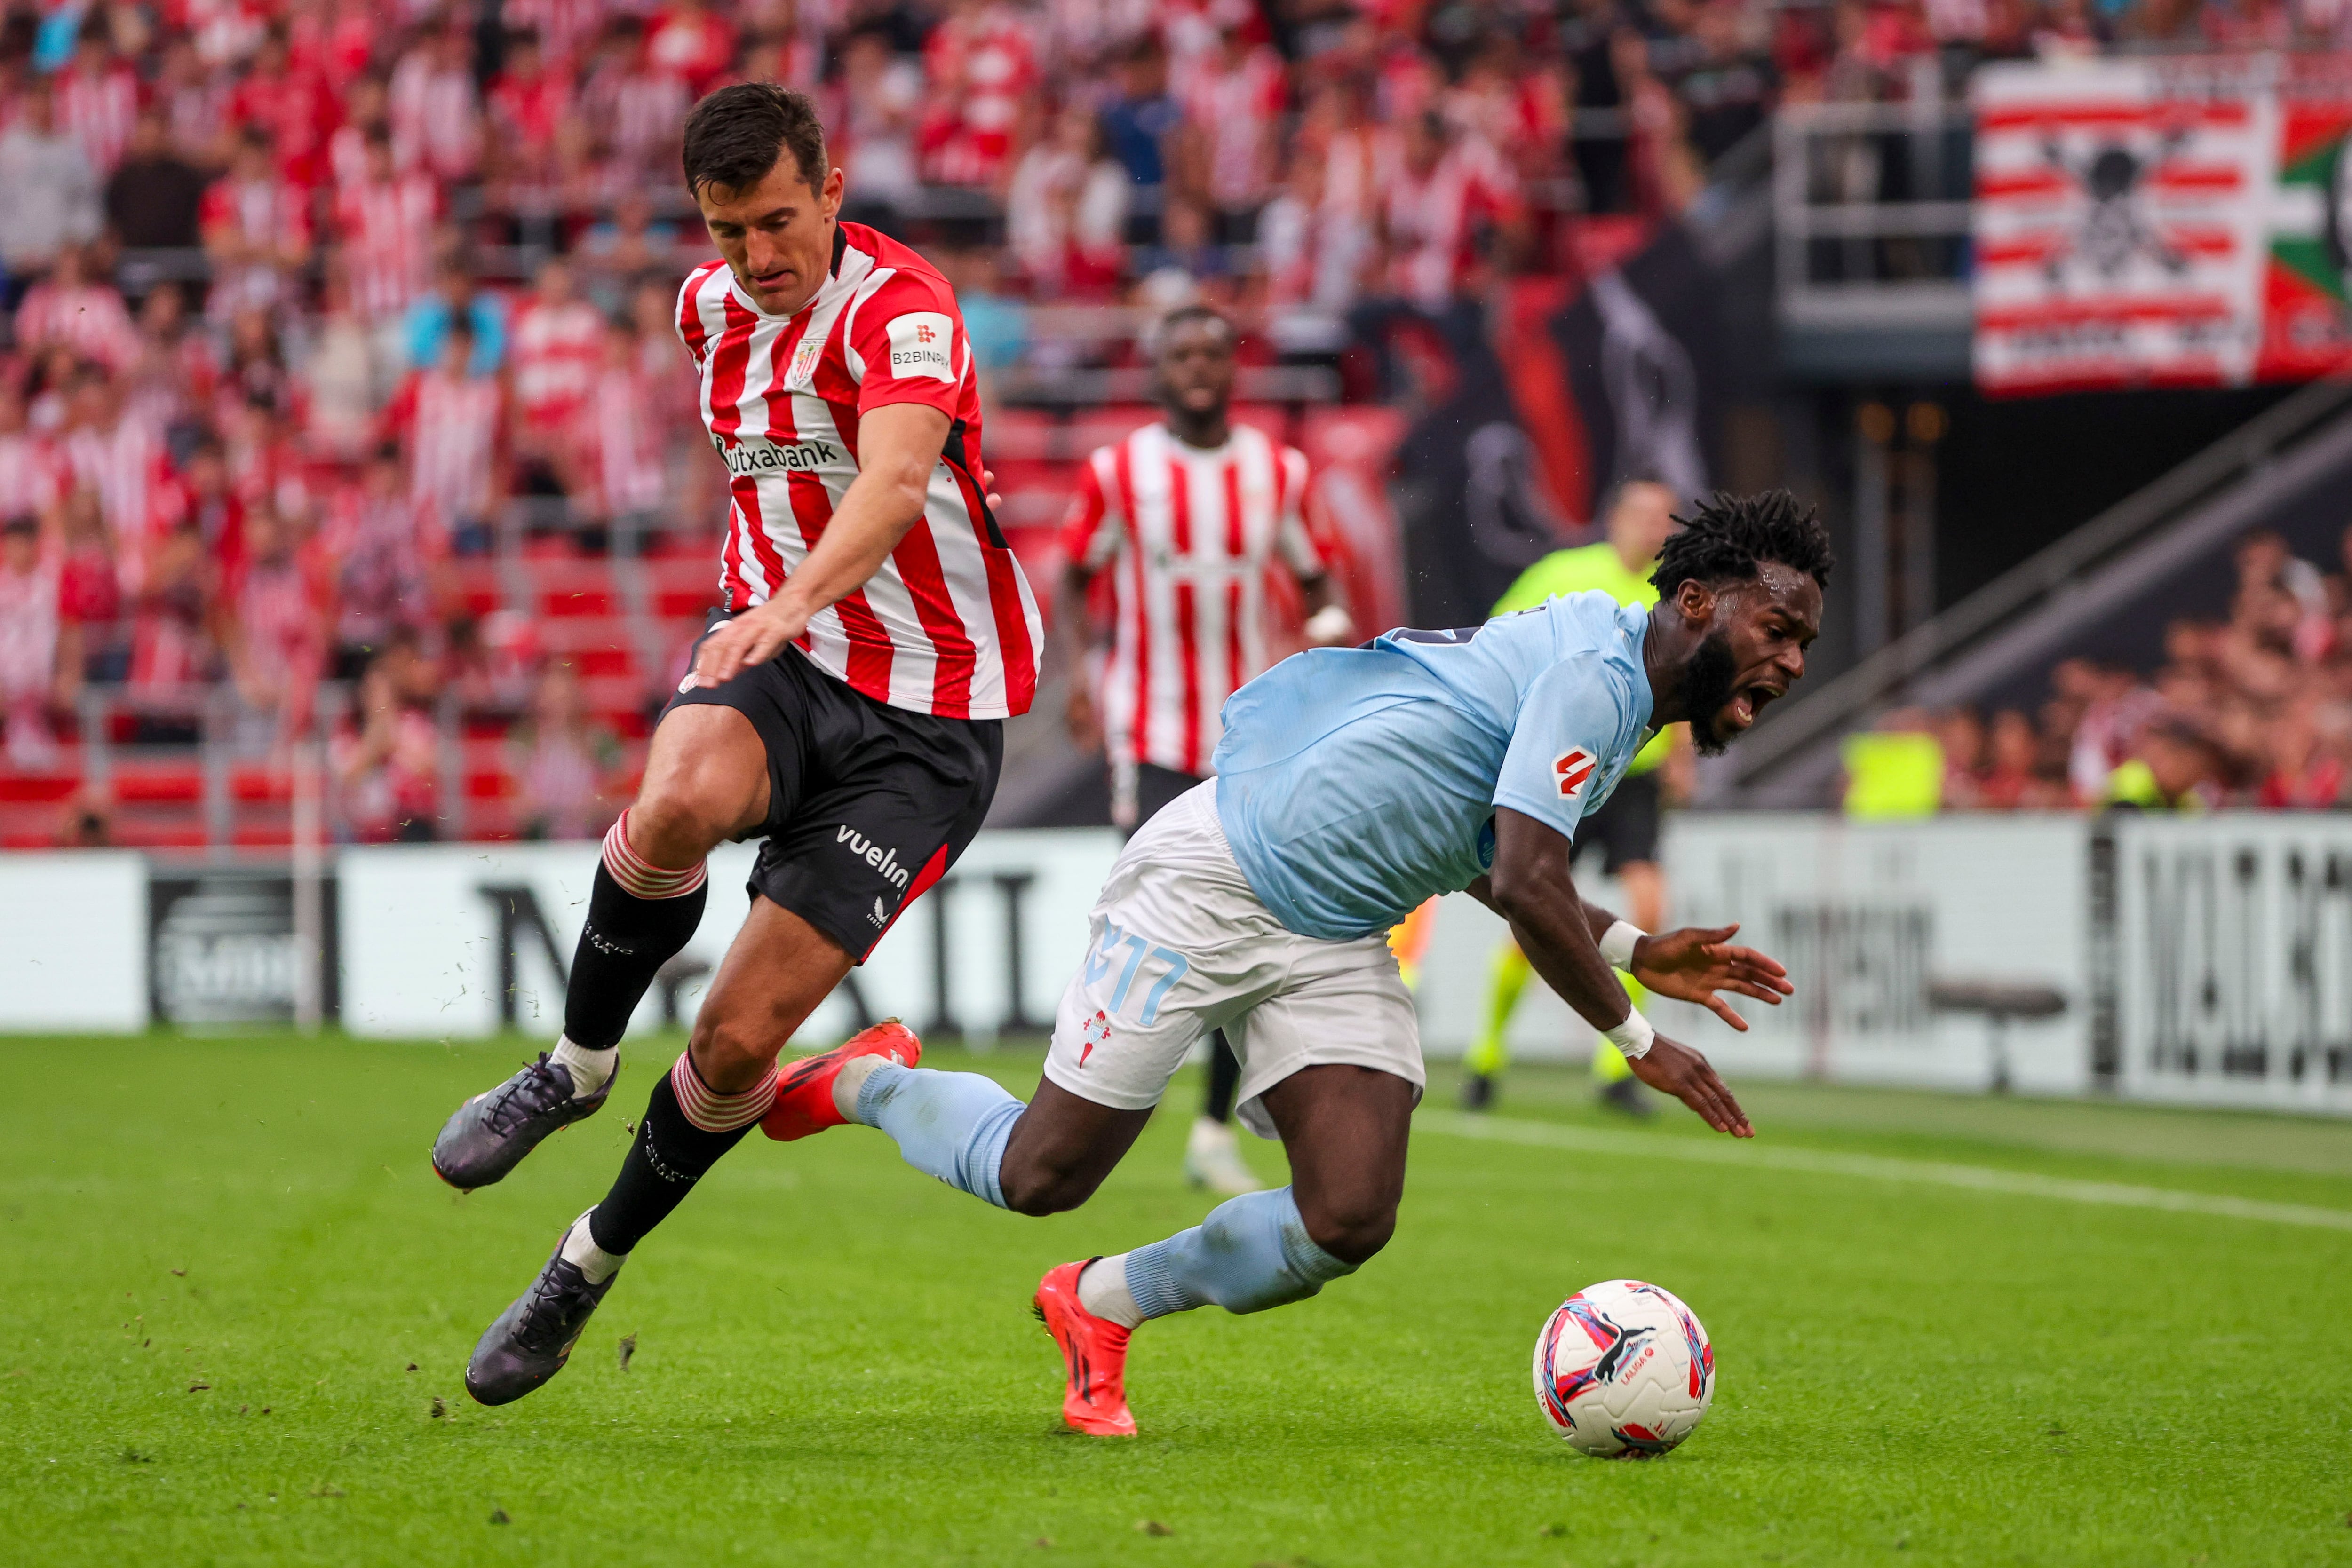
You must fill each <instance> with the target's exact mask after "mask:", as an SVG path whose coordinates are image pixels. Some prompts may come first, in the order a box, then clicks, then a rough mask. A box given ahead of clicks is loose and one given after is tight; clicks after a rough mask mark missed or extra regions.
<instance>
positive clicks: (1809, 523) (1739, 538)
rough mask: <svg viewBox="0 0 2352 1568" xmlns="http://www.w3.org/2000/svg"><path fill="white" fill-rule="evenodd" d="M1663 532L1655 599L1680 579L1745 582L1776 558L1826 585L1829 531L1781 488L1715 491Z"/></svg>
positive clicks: (1663, 596) (1679, 583)
mask: <svg viewBox="0 0 2352 1568" xmlns="http://www.w3.org/2000/svg"><path fill="white" fill-rule="evenodd" d="M1675 522H1677V523H1679V524H1681V525H1682V526H1681V527H1680V528H1676V529H1675V531H1674V532H1673V533H1671V534H1668V535H1667V536H1666V544H1665V548H1664V549H1661V550H1660V551H1659V552H1658V570H1655V571H1654V572H1652V573H1651V574H1650V582H1651V585H1652V586H1653V587H1654V588H1656V589H1657V591H1658V597H1659V598H1661V599H1671V598H1672V597H1674V592H1675V589H1677V588H1679V587H1681V586H1682V585H1683V584H1684V583H1685V582H1688V581H1693V580H1696V581H1698V582H1745V581H1748V580H1752V579H1754V578H1755V577H1756V575H1757V569H1758V568H1759V567H1761V566H1762V565H1763V564H1764V563H1765V562H1766V561H1778V562H1779V563H1780V565H1782V566H1786V567H1791V568H1793V569H1795V570H1798V571H1801V572H1805V573H1807V574H1809V575H1810V576H1811V578H1812V580H1814V581H1815V582H1817V583H1819V584H1820V585H1821V586H1822V587H1823V588H1827V587H1828V586H1829V585H1830V569H1831V568H1832V566H1834V565H1836V564H1837V563H1836V562H1835V561H1834V560H1833V559H1832V558H1831V556H1830V531H1829V529H1828V528H1823V527H1822V519H1821V514H1820V513H1819V512H1817V511H1815V510H1814V509H1813V508H1812V507H1809V506H1807V505H1805V504H1804V503H1803V502H1802V501H1800V500H1798V499H1797V497H1794V496H1791V495H1790V494H1789V492H1788V491H1786V490H1759V491H1758V492H1757V493H1756V494H1754V495H1752V496H1735V495H1732V494H1730V493H1729V492H1728V491H1724V490H1718V491H1717V492H1716V493H1715V496H1714V497H1713V498H1712V499H1711V500H1709V501H1708V502H1707V503H1706V505H1705V506H1703V507H1700V508H1699V509H1698V510H1697V511H1696V512H1694V513H1693V514H1692V515H1691V516H1689V517H1676V518H1675Z"/></svg>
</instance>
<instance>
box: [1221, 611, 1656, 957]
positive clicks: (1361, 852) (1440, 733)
mask: <svg viewBox="0 0 2352 1568" xmlns="http://www.w3.org/2000/svg"><path fill="white" fill-rule="evenodd" d="M1649 622H1650V617H1649V612H1648V611H1647V610H1645V609H1643V608H1641V607H1639V606H1620V605H1619V604H1618V603H1617V602H1616V601H1614V600H1612V598H1610V596H1609V595H1607V594H1606V593H1577V594H1570V595H1569V596H1567V597H1565V598H1560V599H1554V600H1550V601H1547V602H1546V603H1544V604H1541V605H1538V607H1536V608H1535V609H1533V610H1523V611H1520V612H1517V613H1516V614H1511V615H1501V616H1497V617H1496V618H1495V619H1494V620H1492V621H1489V622H1486V624H1485V625H1484V626H1478V627H1472V628H1468V629H1466V630H1464V631H1460V632H1410V631H1401V632H1389V633H1388V634H1386V635H1385V636H1382V637H1379V638H1376V639H1374V640H1373V642H1372V643H1370V645H1369V646H1366V647H1362V648H1317V649H1312V650H1310V651H1308V652H1307V653H1297V654H1294V655H1293V656H1291V657H1290V658H1287V659H1285V660H1284V661H1283V662H1282V663H1281V664H1276V666H1275V667H1274V668H1273V669H1271V670H1268V671H1267V672H1266V673H1265V674H1262V675H1260V676H1259V677H1258V678H1257V679H1255V680H1254V681H1252V682H1250V683H1249V684H1248V685H1245V686H1244V687H1242V689H1241V690H1239V691H1237V692H1235V693H1234V695H1232V696H1231V697H1229V698H1227V699H1226V702H1225V709H1224V737H1223V739H1221V740H1220V741H1219V742H1218V743H1217V754H1216V772H1217V814H1218V816H1219V818H1220V819H1221V820H1222V821H1223V824H1224V830H1225V838H1226V840H1227V841H1228V842H1229V843H1231V844H1232V846H1233V852H1234V861H1235V862H1238V863H1239V864H1240V866H1241V870H1242V874H1243V875H1244V876H1245V877H1247V878H1248V879H1249V884H1250V887H1251V888H1252V890H1254V891H1255V893H1256V894H1257V895H1258V897H1259V898H1260V899H1261V900H1262V901H1264V903H1265V906H1266V908H1267V909H1269V910H1271V911H1272V912H1273V914H1274V916H1275V918H1276V919H1277V920H1279V921H1281V922H1282V923H1283V925H1286V926H1288V927H1289V928H1290V929H1291V930H1293V931H1296V932H1297V933H1298V934H1299V935H1300V936H1320V937H1327V938H1329V939H1331V940H1334V941H1340V940H1346V939H1348V938H1350V937H1356V936H1370V935H1371V934H1372V933H1374V932H1376V931H1385V930H1386V929H1388V928H1389V927H1390V926H1391V925H1395V924H1396V923H1397V922H1398V921H1400V920H1402V919H1403V918H1404V917H1405V915H1407V914H1409V913H1410V912H1411V911H1412V910H1413V909H1414V908H1416V907H1417V906H1418V905H1419V904H1421V903H1422V901H1423V900H1424V899H1426V898H1428V897H1430V896H1431V895H1432V894H1440V893H1455V892H1459V891H1460V890H1461V889H1463V888H1465V887H1467V886H1468V885H1469V884H1470V883H1472V882H1473V881H1474V880H1475V879H1476V878H1477V877H1479V876H1480V875H1482V874H1484V873H1486V872H1487V871H1489V870H1491V869H1492V868H1493V866H1494V863H1495V808H1496V807H1497V806H1508V807H1509V808H1511V810H1515V811H1523V812H1525V813H1526V814H1527V815H1528V816H1530V817H1533V818H1535V819H1536V820H1537V821H1541V822H1545V823H1547V824H1549V825H1550V826H1551V827H1554V828H1557V829H1559V831H1560V832H1562V833H1563V834H1566V835H1568V836H1569V837H1570V838H1573V837H1574V836H1575V833H1576V824H1577V823H1578V821H1580V820H1581V819H1582V818H1583V817H1584V815H1585V814H1586V813H1587V812H1589V811H1591V810H1593V809H1594V808H1595V807H1597V806H1599V805H1600V804H1601V802H1602V801H1603V800H1607V799H1608V798H1609V795H1610V792H1611V791H1612V790H1613V789H1616V788H1617V781H1618V779H1621V778H1622V777H1623V776H1624V772H1625V768H1626V765H1627V764H1628V763H1630V762H1631V761H1633V754H1634V753H1635V752H1636V751H1639V750H1640V749H1641V747H1642V742H1643V738H1644V737H1645V731H1646V730H1647V729H1648V727H1649V723H1650V682H1649V677H1648V676H1647V674H1644V672H1643V668H1642V639H1643V634H1644V633H1645V632H1647V631H1648V629H1649Z"/></svg>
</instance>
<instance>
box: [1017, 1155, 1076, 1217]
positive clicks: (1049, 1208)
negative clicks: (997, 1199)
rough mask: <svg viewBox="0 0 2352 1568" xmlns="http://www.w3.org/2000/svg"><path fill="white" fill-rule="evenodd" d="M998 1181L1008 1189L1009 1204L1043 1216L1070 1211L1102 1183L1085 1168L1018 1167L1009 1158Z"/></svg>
mask: <svg viewBox="0 0 2352 1568" xmlns="http://www.w3.org/2000/svg"><path fill="white" fill-rule="evenodd" d="M997 1181H998V1184H999V1185H1000V1186H1003V1189H1004V1207H1007V1208H1009V1209H1011V1210H1012V1211H1013V1213H1015V1214H1026V1215H1030V1216H1033V1217H1035V1218H1044V1217H1045V1216H1046V1215H1048V1214H1066V1213H1068V1212H1069V1211H1070V1210H1071V1209H1074V1208H1076V1207H1078V1206H1079V1205H1080V1204H1082V1203H1084V1202H1086V1200H1087V1199H1088V1198H1089V1197H1093V1196H1094V1192H1095V1188H1096V1187H1097V1186H1099V1185H1100V1178H1098V1177H1096V1176H1089V1175H1087V1173H1085V1172H1083V1171H1072V1170H1062V1169H1057V1168H1055V1167H1053V1166H1040V1165H1034V1164H1023V1165H1017V1166H1016V1165H1015V1164H1014V1163H1013V1161H1011V1160H1009V1159H1008V1160H1007V1161H1005V1163H1004V1165H1003V1166H1002V1167H1001V1168H1000V1169H999V1170H998V1172H997Z"/></svg>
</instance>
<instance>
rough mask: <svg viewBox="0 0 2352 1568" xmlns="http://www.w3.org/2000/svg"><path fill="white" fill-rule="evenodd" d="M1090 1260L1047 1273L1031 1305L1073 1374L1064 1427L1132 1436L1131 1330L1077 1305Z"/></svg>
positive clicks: (1091, 1433) (1094, 1433)
mask: <svg viewBox="0 0 2352 1568" xmlns="http://www.w3.org/2000/svg"><path fill="white" fill-rule="evenodd" d="M1093 1261H1095V1260H1094V1259H1092V1258H1085V1259H1081V1260H1078V1261H1077V1262H1076V1263H1065V1264H1063V1265H1062V1266H1061V1267H1060V1268H1058V1269H1048V1270H1045V1278H1044V1279H1042V1280H1040V1281H1037V1294H1036V1297H1035V1299H1034V1301H1032V1302H1031V1305H1032V1306H1033V1307H1034V1308H1035V1310H1036V1313H1037V1321H1038V1322H1042V1323H1044V1324H1045V1332H1046V1333H1049V1334H1052V1335H1053V1336H1054V1343H1055V1344H1057V1345H1060V1346H1061V1347H1062V1360H1063V1361H1064V1362H1065V1363H1066V1364H1067V1365H1068V1367H1069V1370H1070V1386H1069V1391H1068V1392H1067V1393H1066V1394H1064V1395H1063V1396H1062V1422H1063V1424H1064V1425H1065V1426H1066V1427H1069V1429H1070V1430H1071V1431H1073V1432H1084V1433H1086V1434H1087V1435H1088V1436H1089V1437H1134V1436H1135V1416H1133V1415H1132V1414H1131V1413H1130V1412H1129V1410H1128V1407H1127V1336H1128V1331H1127V1330H1125V1329H1123V1328H1121V1327H1119V1326H1118V1324H1117V1323H1115V1322H1109V1321H1108V1320H1107V1319H1104V1318H1098V1317H1097V1316H1095V1315H1094V1313H1092V1312H1088V1311H1087V1310H1086V1308H1084V1307H1082V1306H1080V1305H1079V1304H1078V1276H1079V1275H1080V1274H1082V1273H1084V1272H1086V1267H1087V1264H1088V1263H1091V1262H1093Z"/></svg>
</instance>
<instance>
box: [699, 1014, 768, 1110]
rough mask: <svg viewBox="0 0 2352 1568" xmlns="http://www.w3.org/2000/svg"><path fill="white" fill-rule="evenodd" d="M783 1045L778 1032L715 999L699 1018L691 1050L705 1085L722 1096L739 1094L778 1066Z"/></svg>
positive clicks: (759, 1020)
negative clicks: (778, 1056)
mask: <svg viewBox="0 0 2352 1568" xmlns="http://www.w3.org/2000/svg"><path fill="white" fill-rule="evenodd" d="M781 1047H782V1041H781V1040H779V1039H778V1038H777V1035H776V1031H775V1030H773V1029H772V1028H768V1027H766V1026H765V1025H764V1023H763V1021H762V1020H761V1019H758V1018H756V1017H753V1016H749V1015H744V1014H740V1013H739V1012H737V1011H736V1010H735V1009H730V1008H728V1007H726V1006H724V1005H723V1004H720V1003H719V1000H718V998H712V999H711V1001H709V1002H706V1003H704V1004H703V1008H702V1010H701V1012H699V1013H698V1014H697V1015H696V1017H695V1020H694V1033H693V1036H692V1038H691V1039H690V1040H688V1043H687V1049H688V1051H690V1052H691V1053H692V1054H693V1057H694V1070H695V1071H697V1072H698V1073H699V1074H701V1076H702V1081H703V1082H705V1083H708V1084H709V1085H710V1087H711V1088H713V1089H715V1090H717V1091H718V1092H719V1093H721V1094H737V1093H740V1092H743V1091H744V1090H746V1089H749V1088H751V1086H752V1085H753V1084H754V1083H757V1082H759V1081H760V1076H761V1074H762V1073H764V1072H766V1071H770V1070H771V1069H772V1068H773V1067H774V1066H775V1062H776V1053H777V1051H779V1050H780V1049H781Z"/></svg>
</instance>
